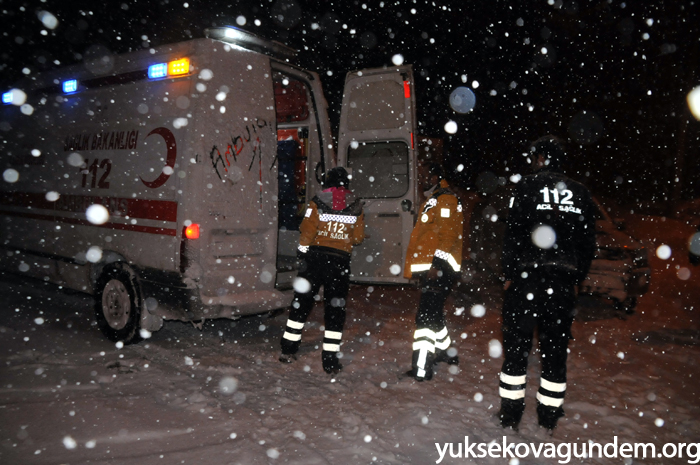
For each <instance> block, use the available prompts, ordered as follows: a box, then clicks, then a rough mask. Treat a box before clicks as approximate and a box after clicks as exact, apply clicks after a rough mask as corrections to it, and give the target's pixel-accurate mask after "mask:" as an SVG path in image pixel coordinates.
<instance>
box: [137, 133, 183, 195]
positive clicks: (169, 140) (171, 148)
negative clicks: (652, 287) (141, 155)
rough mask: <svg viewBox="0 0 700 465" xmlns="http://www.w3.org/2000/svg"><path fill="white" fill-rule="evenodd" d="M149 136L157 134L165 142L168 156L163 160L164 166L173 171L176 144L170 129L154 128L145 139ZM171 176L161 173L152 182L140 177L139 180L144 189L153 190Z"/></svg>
mask: <svg viewBox="0 0 700 465" xmlns="http://www.w3.org/2000/svg"><path fill="white" fill-rule="evenodd" d="M151 134H158V135H159V136H161V137H162V138H163V140H164V141H165V144H166V145H167V146H168V156H167V157H166V159H165V166H169V167H170V169H172V170H174V169H175V160H176V159H177V143H176V142H175V136H174V135H173V133H172V132H170V129H167V128H155V129H154V130H153V131H151V132H149V133H148V136H146V138H148V137H149V136H150V135H151ZM171 175H172V173H170V174H165V173H163V172H161V173H160V176H158V177H157V178H156V179H154V180H153V181H145V180H144V179H143V178H141V176H139V177H140V178H141V182H142V183H144V184H145V186H146V187H149V188H151V189H155V188H157V187H160V186H162V185H163V184H165V182H166V181H167V180H168V179H169V178H170V176H171Z"/></svg>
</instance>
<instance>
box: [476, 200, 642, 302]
mask: <svg viewBox="0 0 700 465" xmlns="http://www.w3.org/2000/svg"><path fill="white" fill-rule="evenodd" d="M509 198H510V190H509V189H508V188H500V189H498V190H496V192H494V193H492V194H490V195H488V196H487V197H485V198H483V200H481V201H480V202H479V203H477V204H476V205H475V206H474V208H473V210H472V212H471V215H470V216H469V249H468V253H469V256H468V259H469V260H471V261H472V265H473V268H474V269H475V270H476V271H477V272H485V273H490V274H491V275H492V276H494V277H500V276H501V275H502V269H501V252H502V248H503V235H504V234H505V218H506V216H507V214H508V200H509ZM594 201H595V203H596V206H597V207H598V208H597V211H596V213H595V215H596V252H595V258H594V259H593V262H592V263H591V269H590V271H589V272H588V277H587V278H586V279H585V280H584V281H583V283H581V286H580V289H579V291H580V293H584V294H590V295H593V296H597V297H602V298H606V299H609V300H611V301H612V302H613V304H614V305H615V307H616V308H617V309H618V310H620V311H624V312H625V313H628V314H629V313H634V309H635V306H636V305H637V299H638V298H639V297H641V296H642V295H644V294H645V293H646V292H647V290H648V289H649V282H650V278H651V268H650V267H649V250H648V249H647V248H646V247H645V246H644V245H643V244H642V243H641V242H640V241H638V240H637V239H635V238H633V237H632V236H631V235H629V234H628V233H626V232H625V224H624V221H621V220H614V219H612V218H611V217H610V215H608V213H607V211H606V209H605V207H603V206H602V205H601V204H600V202H598V200H596V199H594Z"/></svg>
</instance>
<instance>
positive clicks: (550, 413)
mask: <svg viewBox="0 0 700 465" xmlns="http://www.w3.org/2000/svg"><path fill="white" fill-rule="evenodd" d="M563 416H564V409H563V408H561V407H550V406H548V405H544V404H541V403H539V402H537V419H538V422H539V424H540V426H541V427H543V428H547V429H548V430H549V431H552V430H553V429H554V428H556V427H557V421H558V420H559V419H560V418H561V417H563Z"/></svg>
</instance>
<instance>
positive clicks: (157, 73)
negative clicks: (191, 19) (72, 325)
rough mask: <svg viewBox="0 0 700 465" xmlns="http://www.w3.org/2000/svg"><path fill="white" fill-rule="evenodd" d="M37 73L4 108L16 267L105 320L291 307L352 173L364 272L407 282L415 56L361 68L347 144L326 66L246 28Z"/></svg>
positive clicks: (7, 234) (0, 120)
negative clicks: (328, 190) (324, 207)
mask: <svg viewBox="0 0 700 465" xmlns="http://www.w3.org/2000/svg"><path fill="white" fill-rule="evenodd" d="M205 36H206V37H205V38H201V39H195V40H190V41H186V42H181V43H177V44H173V45H167V46H162V47H158V48H155V49H151V50H143V51H139V52H133V53H129V54H124V55H119V56H114V57H111V58H110V59H108V60H102V62H100V63H91V64H88V63H86V64H83V65H80V66H74V67H68V68H64V69H61V70H58V71H55V72H53V73H47V74H43V75H39V76H34V77H32V78H30V79H26V80H25V81H23V82H20V83H18V84H17V86H16V87H15V88H14V89H7V90H6V91H4V92H3V105H2V106H1V107H0V111H1V114H0V163H1V165H2V166H0V169H1V170H2V172H3V181H2V182H1V183H0V247H2V248H3V250H2V254H3V258H2V260H0V262H2V265H1V266H2V267H3V268H4V269H6V270H11V271H13V272H21V273H23V274H25V275H30V276H33V277H36V278H39V279H44V280H46V281H50V282H54V283H57V284H61V285H63V286H66V287H68V288H72V289H76V290H80V291H83V292H87V293H90V294H94V295H95V297H96V312H95V313H96V317H97V321H98V323H99V326H100V329H101V330H102V331H103V333H104V334H105V335H106V336H107V337H108V338H109V339H111V340H113V341H123V342H125V343H129V342H134V341H137V340H139V337H140V334H142V333H141V331H140V330H146V331H155V330H158V329H159V328H161V327H162V325H163V320H165V319H176V320H182V321H191V322H193V323H195V324H201V323H202V322H203V321H204V320H206V319H212V318H237V317H238V316H240V315H246V314H253V313H260V312H265V311H268V310H271V309H276V308H282V307H285V306H287V305H289V303H290V302H291V298H292V294H293V289H292V282H293V279H294V277H295V275H296V269H295V254H296V245H297V243H298V237H299V231H298V229H299V223H300V222H301V216H300V213H301V214H303V212H304V208H305V205H306V203H307V202H308V200H310V199H311V198H312V197H313V196H314V194H315V193H316V192H318V191H319V189H320V188H321V185H320V183H319V180H320V177H321V176H322V174H323V172H324V171H325V170H326V169H328V168H331V167H333V166H335V165H337V164H341V165H343V166H347V167H348V168H349V169H351V172H352V177H353V181H352V182H353V185H352V188H353V190H355V192H356V194H357V195H358V196H360V197H362V198H364V199H365V202H366V209H365V212H366V213H365V214H366V218H367V220H366V221H367V234H368V236H369V238H368V239H367V240H366V242H365V244H364V245H363V246H362V247H358V248H356V249H355V252H354V254H355V257H354V259H353V272H354V279H355V280H356V281H361V282H383V283H400V282H404V280H403V278H402V277H401V276H402V272H401V267H402V266H403V262H404V254H405V249H406V245H407V243H408V237H409V235H410V232H411V229H412V227H413V217H414V211H413V210H414V208H415V204H416V202H417V200H418V199H417V185H416V182H415V181H414V179H415V178H416V163H415V162H416V149H415V143H416V141H415V132H414V131H415V129H414V128H415V124H416V123H415V121H416V119H415V95H414V91H413V89H414V81H413V76H412V70H411V67H410V66H397V67H391V68H384V69H372V70H363V71H357V72H353V73H349V74H348V77H347V83H346V88H345V95H344V99H343V108H342V113H341V114H342V116H341V127H340V133H339V134H338V147H339V156H338V157H337V158H336V155H335V152H334V150H333V139H332V135H331V128H330V123H329V119H328V115H327V108H326V107H327V103H326V100H325V98H324V96H323V92H322V89H321V82H320V80H319V76H318V74H316V73H315V72H312V71H307V70H304V69H301V68H299V67H297V66H294V65H293V64H291V61H292V59H293V57H294V54H295V52H294V51H293V50H292V49H289V48H288V47H286V46H284V45H282V44H279V43H277V42H272V41H266V40H263V39H261V38H259V37H257V36H255V35H252V34H250V33H247V32H244V31H241V30H239V29H236V28H231V27H224V28H213V29H208V30H207V31H206V34H205Z"/></svg>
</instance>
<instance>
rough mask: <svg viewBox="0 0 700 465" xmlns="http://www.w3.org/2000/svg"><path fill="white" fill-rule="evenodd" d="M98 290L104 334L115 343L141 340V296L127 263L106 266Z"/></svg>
mask: <svg viewBox="0 0 700 465" xmlns="http://www.w3.org/2000/svg"><path fill="white" fill-rule="evenodd" d="M95 290H96V291H97V292H96V294H95V317H96V318H97V325H98V326H99V328H100V331H102V334H104V335H105V336H106V337H107V339H109V340H110V341H113V342H119V341H121V342H123V343H124V344H133V343H136V342H139V341H140V340H141V336H140V333H139V329H140V322H141V297H140V294H139V292H138V283H137V282H136V277H135V276H134V274H133V273H132V272H130V270H129V268H128V266H127V265H125V264H121V263H114V264H111V265H108V266H107V267H105V269H104V270H103V271H102V274H101V275H100V277H99V279H98V280H97V283H96V286H95Z"/></svg>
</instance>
